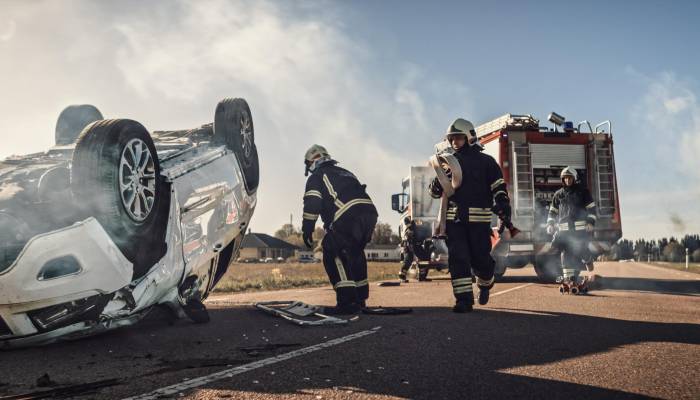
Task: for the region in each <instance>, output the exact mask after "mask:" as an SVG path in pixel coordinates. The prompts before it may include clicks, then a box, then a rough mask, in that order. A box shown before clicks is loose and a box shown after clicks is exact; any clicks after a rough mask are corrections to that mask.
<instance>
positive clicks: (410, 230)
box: [399, 217, 416, 282]
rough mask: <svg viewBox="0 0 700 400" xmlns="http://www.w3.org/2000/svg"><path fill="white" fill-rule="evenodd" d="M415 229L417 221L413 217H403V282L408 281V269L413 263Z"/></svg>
mask: <svg viewBox="0 0 700 400" xmlns="http://www.w3.org/2000/svg"><path fill="white" fill-rule="evenodd" d="M415 231H416V222H415V221H413V220H412V219H411V217H405V218H404V219H403V240H402V241H401V271H399V280H400V281H401V282H408V276H407V274H408V270H409V268H411V265H412V264H413V259H414V254H415V252H414V249H413V246H414V238H415V236H414V235H415Z"/></svg>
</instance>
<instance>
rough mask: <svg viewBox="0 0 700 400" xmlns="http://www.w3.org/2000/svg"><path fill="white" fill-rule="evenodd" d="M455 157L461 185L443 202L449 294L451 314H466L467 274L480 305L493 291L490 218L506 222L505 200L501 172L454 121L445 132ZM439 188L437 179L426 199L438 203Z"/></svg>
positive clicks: (465, 125) (466, 127) (469, 297)
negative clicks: (444, 206) (460, 172)
mask: <svg viewBox="0 0 700 400" xmlns="http://www.w3.org/2000/svg"><path fill="white" fill-rule="evenodd" d="M446 139H447V141H448V142H449V143H450V146H451V148H452V150H453V151H454V156H455V157H456V158H457V160H458V161H459V165H460V167H461V169H462V171H463V174H462V183H461V185H460V186H459V187H458V188H456V189H455V192H454V194H453V195H452V196H450V197H449V199H448V201H449V202H448V208H447V223H446V234H447V248H448V251H449V262H448V264H449V269H450V274H451V275H452V291H453V293H454V296H455V299H456V304H455V306H454V307H453V309H452V310H453V311H454V312H457V313H466V312H470V311H472V309H473V305H474V295H473V293H472V277H471V271H472V270H473V271H474V274H475V275H476V284H477V286H478V288H479V304H481V305H485V304H486V303H488V300H489V291H490V289H491V288H492V287H493V282H494V268H495V262H494V260H493V258H492V257H491V234H492V231H491V217H492V213H493V212H495V213H496V214H497V215H498V216H499V217H500V218H501V219H503V220H509V219H510V212H511V209H510V200H509V198H508V193H507V191H506V185H505V181H504V180H503V175H502V173H501V169H500V167H499V166H498V164H497V163H496V161H495V160H494V159H493V158H492V157H491V156H489V155H487V154H484V153H482V152H481V150H482V148H481V146H480V144H479V142H478V140H477V137H476V131H475V130H474V126H473V125H472V123H471V122H469V121H467V120H464V119H461V118H459V119H457V120H455V121H454V122H453V123H452V124H451V125H450V126H449V127H448V128H447V132H446ZM443 191H444V190H443V188H442V186H441V185H440V182H439V181H438V179H437V178H435V179H433V181H432V182H431V184H430V195H431V196H432V197H433V198H439V197H441V196H442V194H443Z"/></svg>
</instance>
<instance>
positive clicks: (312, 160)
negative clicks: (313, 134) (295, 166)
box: [304, 144, 331, 175]
mask: <svg viewBox="0 0 700 400" xmlns="http://www.w3.org/2000/svg"><path fill="white" fill-rule="evenodd" d="M330 159H331V155H330V154H329V153H328V150H326V148H325V147H323V146H321V145H320V144H314V145H312V146H311V147H309V149H308V150H306V154H304V164H305V165H306V171H305V173H304V175H308V174H309V171H313V170H314V169H316V166H317V165H318V163H319V162H323V161H328V160H330Z"/></svg>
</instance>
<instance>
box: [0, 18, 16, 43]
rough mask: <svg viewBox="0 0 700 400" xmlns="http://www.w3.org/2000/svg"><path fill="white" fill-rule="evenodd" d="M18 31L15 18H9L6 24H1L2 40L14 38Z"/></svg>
mask: <svg viewBox="0 0 700 400" xmlns="http://www.w3.org/2000/svg"><path fill="white" fill-rule="evenodd" d="M0 22H2V21H0ZM16 31H17V23H16V22H15V21H14V20H9V21H7V23H6V24H0V42H7V41H9V40H10V39H12V38H13V37H14V36H15V32H16Z"/></svg>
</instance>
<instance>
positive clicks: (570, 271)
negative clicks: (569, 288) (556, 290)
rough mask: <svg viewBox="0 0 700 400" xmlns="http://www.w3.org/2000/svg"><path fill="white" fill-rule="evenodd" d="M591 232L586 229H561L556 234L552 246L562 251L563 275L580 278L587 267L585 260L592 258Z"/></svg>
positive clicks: (565, 277) (564, 276)
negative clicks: (590, 246)
mask: <svg viewBox="0 0 700 400" xmlns="http://www.w3.org/2000/svg"><path fill="white" fill-rule="evenodd" d="M589 242H590V234H589V233H588V232H586V231H573V232H572V231H559V232H557V233H556V235H554V239H553V240H552V247H554V248H556V249H558V250H559V251H560V252H561V268H562V277H563V278H564V279H567V278H569V279H570V278H573V279H576V278H578V276H579V274H580V272H581V270H584V269H585V261H586V260H588V259H590V258H591V253H590V251H589V250H588V243H589Z"/></svg>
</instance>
